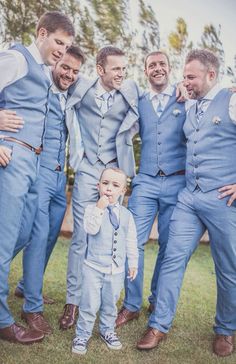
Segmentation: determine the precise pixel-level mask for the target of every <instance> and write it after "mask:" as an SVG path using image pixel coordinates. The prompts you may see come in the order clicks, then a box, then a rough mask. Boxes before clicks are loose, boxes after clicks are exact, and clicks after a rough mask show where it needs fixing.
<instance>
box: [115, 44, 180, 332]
mask: <svg viewBox="0 0 236 364" xmlns="http://www.w3.org/2000/svg"><path fill="white" fill-rule="evenodd" d="M170 70H171V69H170V63H169V58H168V56H167V54H166V53H163V52H161V51H156V52H152V53H150V54H148V55H147V57H146V60H145V74H146V76H147V78H148V81H149V83H150V86H151V90H150V92H145V93H144V95H142V97H141V98H140V99H139V108H138V109H139V115H140V119H139V123H140V132H139V134H140V137H141V140H142V145H141V160H140V167H139V173H138V175H137V176H136V177H135V178H134V180H133V182H132V187H133V189H132V195H131V197H130V199H129V205H128V208H129V210H130V211H131V212H132V214H133V216H134V219H135V223H136V228H137V234H138V248H139V266H138V275H137V277H136V279H135V280H134V281H129V280H128V279H125V299H124V303H123V307H122V309H121V310H120V312H119V315H118V318H117V320H116V325H117V327H119V326H122V325H124V324H126V323H127V322H128V321H131V320H133V319H134V318H138V316H139V310H140V309H141V306H142V301H143V273H144V246H145V244H146V242H147V241H148V239H149V236H150V232H151V228H152V225H153V222H154V219H155V217H156V216H157V213H158V232H159V238H158V243H159V252H158V256H157V260H156V266H155V269H154V274H153V278H152V283H151V291H152V294H151V296H150V298H149V300H150V307H149V310H153V306H154V303H155V291H156V285H157V280H158V276H159V271H160V266H161V263H162V260H163V257H164V253H165V249H166V245H167V241H168V233H169V222H170V217H171V215H172V212H173V210H174V207H175V205H176V203H177V195H178V192H179V191H180V190H181V189H183V188H184V187H185V175H184V174H185V161H186V142H185V136H184V132H183V124H184V121H185V118H186V112H185V103H183V102H182V103H180V102H177V101H176V88H175V87H173V86H171V85H170V83H169V74H170ZM126 276H127V274H126Z"/></svg>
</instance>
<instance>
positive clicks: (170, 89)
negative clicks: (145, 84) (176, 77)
mask: <svg viewBox="0 0 236 364" xmlns="http://www.w3.org/2000/svg"><path fill="white" fill-rule="evenodd" d="M173 91H174V86H172V85H170V84H168V85H167V87H166V88H165V90H164V91H162V92H160V93H158V92H156V91H154V90H152V89H151V90H150V94H149V95H150V100H151V101H152V99H153V98H154V97H156V95H160V94H162V95H164V96H172V94H173Z"/></svg>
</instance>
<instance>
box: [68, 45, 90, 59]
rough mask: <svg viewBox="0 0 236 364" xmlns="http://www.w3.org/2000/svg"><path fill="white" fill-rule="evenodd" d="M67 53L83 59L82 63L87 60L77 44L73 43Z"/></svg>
mask: <svg viewBox="0 0 236 364" xmlns="http://www.w3.org/2000/svg"><path fill="white" fill-rule="evenodd" d="M66 53H67V54H69V55H70V56H72V57H74V58H75V59H77V60H79V61H81V63H82V64H84V62H85V55H84V52H83V51H82V50H81V49H80V47H78V46H77V45H75V44H72V45H71V46H70V47H69V48H68V49H67V51H66Z"/></svg>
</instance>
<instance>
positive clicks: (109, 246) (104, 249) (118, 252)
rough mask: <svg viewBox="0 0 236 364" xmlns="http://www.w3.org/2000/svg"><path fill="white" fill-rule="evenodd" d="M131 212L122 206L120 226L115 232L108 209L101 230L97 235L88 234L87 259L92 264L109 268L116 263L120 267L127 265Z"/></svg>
mask: <svg viewBox="0 0 236 364" xmlns="http://www.w3.org/2000/svg"><path fill="white" fill-rule="evenodd" d="M130 216H131V212H129V211H128V210H127V209H126V208H125V207H123V206H120V226H119V228H118V229H117V230H114V228H113V226H112V224H111V223H110V219H109V213H108V210H107V209H106V211H105V213H104V216H103V221H102V225H101V228H100V230H99V232H98V233H97V234H96V235H90V234H88V236H87V239H88V246H87V253H86V259H87V260H88V261H90V262H92V263H95V264H99V265H102V266H103V267H108V266H110V265H111V264H112V262H114V263H115V264H116V265H117V266H118V267H120V266H122V265H124V264H125V259H126V237H127V232H128V227H129V219H130Z"/></svg>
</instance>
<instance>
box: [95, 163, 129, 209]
mask: <svg viewBox="0 0 236 364" xmlns="http://www.w3.org/2000/svg"><path fill="white" fill-rule="evenodd" d="M97 187H98V190H99V194H100V197H102V196H104V195H105V196H107V197H108V199H109V204H115V203H116V202H117V201H118V198H119V197H120V196H122V195H124V193H125V191H126V176H125V174H124V173H121V172H118V171H115V170H113V169H109V168H108V169H106V170H105V171H104V172H103V174H102V176H101V179H100V181H99V183H98V185H97Z"/></svg>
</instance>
